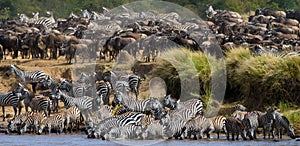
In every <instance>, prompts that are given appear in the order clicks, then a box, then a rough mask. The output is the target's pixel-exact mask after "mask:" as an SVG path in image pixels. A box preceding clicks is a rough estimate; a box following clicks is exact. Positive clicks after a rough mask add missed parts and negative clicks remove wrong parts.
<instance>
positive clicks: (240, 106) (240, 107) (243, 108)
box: [233, 104, 247, 111]
mask: <svg viewBox="0 0 300 146" xmlns="http://www.w3.org/2000/svg"><path fill="white" fill-rule="evenodd" d="M233 109H234V110H235V111H237V110H238V111H247V108H246V107H245V106H243V105H241V104H236V105H235V106H234V107H233Z"/></svg>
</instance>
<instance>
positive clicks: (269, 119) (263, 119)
mask: <svg viewBox="0 0 300 146" xmlns="http://www.w3.org/2000/svg"><path fill="white" fill-rule="evenodd" d="M275 111H276V108H274V109H273V108H271V109H269V110H268V111H267V112H266V113H264V114H262V115H259V116H258V123H259V127H263V133H264V139H265V138H266V130H267V129H268V136H269V138H270V132H271V131H270V130H271V126H272V124H273V123H274V120H275V118H276V117H275Z"/></svg>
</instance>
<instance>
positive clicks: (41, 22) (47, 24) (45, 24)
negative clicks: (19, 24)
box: [34, 11, 55, 32]
mask: <svg viewBox="0 0 300 146" xmlns="http://www.w3.org/2000/svg"><path fill="white" fill-rule="evenodd" d="M54 24H55V19H54V17H53V12H50V11H47V12H46V17H40V18H39V19H37V20H36V21H35V22H34V25H35V26H36V27H38V28H44V30H45V31H46V32H49V31H50V30H51V28H52V27H54Z"/></svg>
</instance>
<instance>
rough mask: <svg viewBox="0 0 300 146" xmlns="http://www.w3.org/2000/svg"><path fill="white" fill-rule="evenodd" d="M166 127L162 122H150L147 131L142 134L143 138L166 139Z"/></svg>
mask: <svg viewBox="0 0 300 146" xmlns="http://www.w3.org/2000/svg"><path fill="white" fill-rule="evenodd" d="M164 128H165V127H164V126H163V125H162V124H160V123H150V124H149V125H147V126H146V127H145V131H144V132H143V134H142V137H143V139H148V140H154V139H164V138H165V135H164V131H165V129H164Z"/></svg>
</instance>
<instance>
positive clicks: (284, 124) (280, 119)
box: [272, 111, 296, 139]
mask: <svg viewBox="0 0 300 146" xmlns="http://www.w3.org/2000/svg"><path fill="white" fill-rule="evenodd" d="M274 128H275V129H276V131H277V136H278V139H279V138H282V135H283V129H285V130H286V132H287V135H288V136H289V137H291V138H292V139H295V138H296V137H295V132H294V129H293V127H292V126H291V125H290V122H289V120H288V119H287V118H286V117H285V116H284V115H282V114H280V113H278V112H277V111H276V112H275V121H274V123H273V125H272V134H273V138H274V131H273V129H274Z"/></svg>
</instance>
